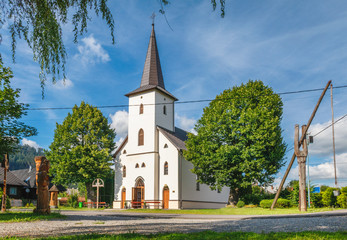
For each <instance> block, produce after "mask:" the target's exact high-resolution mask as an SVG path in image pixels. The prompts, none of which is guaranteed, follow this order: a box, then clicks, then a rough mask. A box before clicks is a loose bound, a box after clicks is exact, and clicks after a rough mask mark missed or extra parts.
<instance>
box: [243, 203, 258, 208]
mask: <svg viewBox="0 0 347 240" xmlns="http://www.w3.org/2000/svg"><path fill="white" fill-rule="evenodd" d="M256 207H257V205H252V204H250V205H245V206H244V208H256Z"/></svg>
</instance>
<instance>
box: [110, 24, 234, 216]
mask: <svg viewBox="0 0 347 240" xmlns="http://www.w3.org/2000/svg"><path fill="white" fill-rule="evenodd" d="M125 96H127V97H128V98H129V120H128V121H129V122H128V136H127V137H126V138H125V139H124V141H123V142H122V144H121V145H120V146H119V147H118V149H117V151H116V152H115V154H114V158H115V166H116V174H115V198H114V202H113V208H116V209H120V208H126V207H128V208H130V207H131V208H145V207H146V208H163V209H189V208H190V209H191V208H221V207H224V206H225V205H226V203H227V200H228V196H229V188H227V187H224V188H223V189H222V190H221V191H217V190H211V189H210V188H209V187H208V186H207V185H204V184H199V183H197V182H196V179H197V176H196V175H195V174H193V173H192V172H191V169H192V168H193V165H192V164H191V163H190V162H188V161H186V160H185V159H184V157H183V154H182V151H184V150H186V147H185V143H184V141H185V140H186V139H187V132H186V131H184V130H182V129H180V128H177V127H175V122H174V117H175V112H174V111H175V107H174V104H175V101H177V100H178V99H177V98H176V97H175V96H173V95H172V94H171V93H170V92H168V91H167V90H166V89H165V85H164V79H163V75H162V71H161V66H160V60H159V54H158V48H157V43H156V37H155V32H154V25H153V24H152V32H151V36H150V40H149V45H148V50H147V56H146V61H145V66H144V69H143V74H142V79H141V85H140V87H139V88H137V89H135V90H134V91H132V92H130V93H128V94H126V95H125Z"/></svg>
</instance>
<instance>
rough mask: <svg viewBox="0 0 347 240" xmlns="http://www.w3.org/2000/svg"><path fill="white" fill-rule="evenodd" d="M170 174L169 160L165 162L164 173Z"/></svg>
mask: <svg viewBox="0 0 347 240" xmlns="http://www.w3.org/2000/svg"><path fill="white" fill-rule="evenodd" d="M168 174H169V164H168V163H167V162H165V163H164V175H168Z"/></svg>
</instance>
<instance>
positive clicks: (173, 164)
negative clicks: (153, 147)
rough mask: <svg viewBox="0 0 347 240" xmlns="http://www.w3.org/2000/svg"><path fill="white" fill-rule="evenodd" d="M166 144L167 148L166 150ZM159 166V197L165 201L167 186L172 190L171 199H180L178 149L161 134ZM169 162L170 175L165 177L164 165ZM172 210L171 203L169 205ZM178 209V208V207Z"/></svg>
mask: <svg viewBox="0 0 347 240" xmlns="http://www.w3.org/2000/svg"><path fill="white" fill-rule="evenodd" d="M165 144H166V145H167V148H165V147H164V146H165ZM159 158H160V159H159V166H160V171H159V172H160V174H159V176H160V178H159V179H160V180H159V182H160V184H159V196H160V199H161V200H162V199H163V189H164V186H165V185H167V186H168V187H169V190H170V194H169V199H170V201H172V200H176V201H177V200H178V199H179V195H178V194H179V189H178V151H177V148H176V147H175V146H174V145H173V144H172V143H171V142H170V141H169V140H168V139H167V138H166V137H165V136H164V135H163V134H162V133H161V132H159ZM165 162H168V175H164V164H165ZM169 205H170V206H169V207H170V208H172V207H171V203H170V204H169ZM176 208H178V207H176Z"/></svg>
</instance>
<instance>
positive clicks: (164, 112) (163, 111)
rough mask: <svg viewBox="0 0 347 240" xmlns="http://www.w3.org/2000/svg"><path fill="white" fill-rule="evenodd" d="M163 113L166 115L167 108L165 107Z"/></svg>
mask: <svg viewBox="0 0 347 240" xmlns="http://www.w3.org/2000/svg"><path fill="white" fill-rule="evenodd" d="M163 113H164V114H165V115H166V106H165V105H164V107H163Z"/></svg>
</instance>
